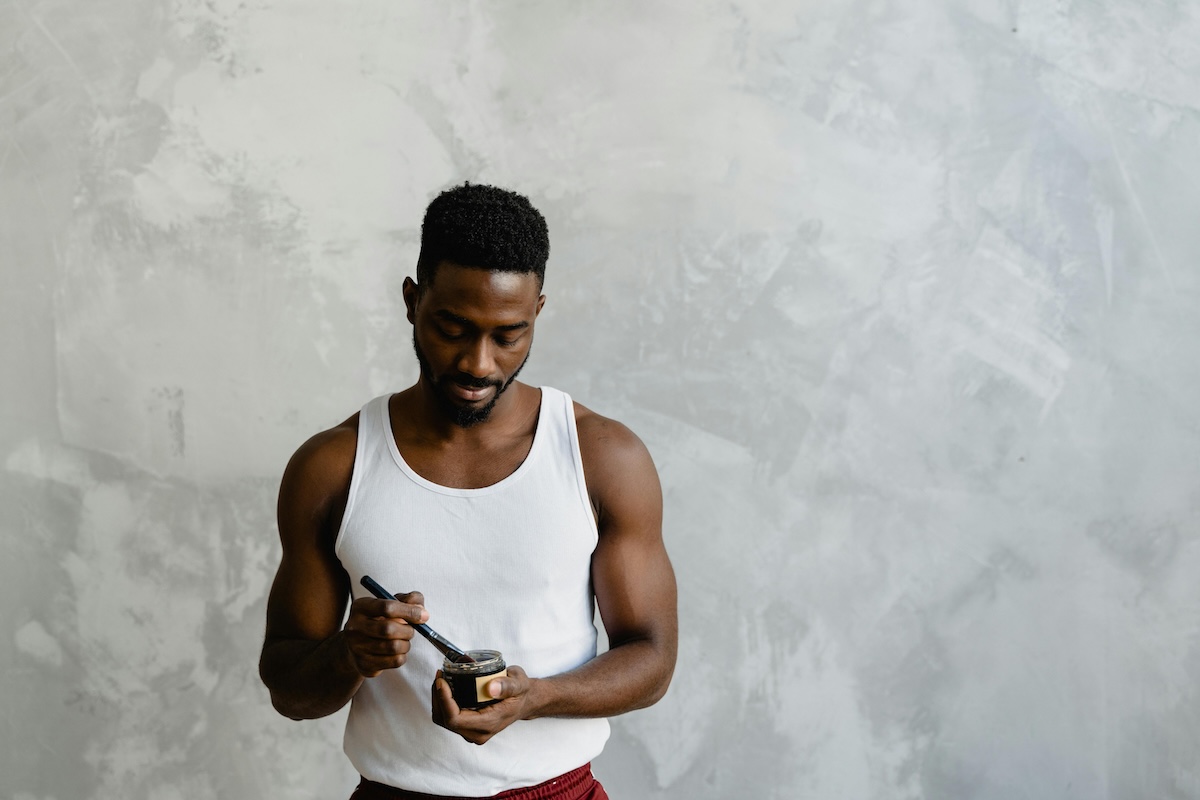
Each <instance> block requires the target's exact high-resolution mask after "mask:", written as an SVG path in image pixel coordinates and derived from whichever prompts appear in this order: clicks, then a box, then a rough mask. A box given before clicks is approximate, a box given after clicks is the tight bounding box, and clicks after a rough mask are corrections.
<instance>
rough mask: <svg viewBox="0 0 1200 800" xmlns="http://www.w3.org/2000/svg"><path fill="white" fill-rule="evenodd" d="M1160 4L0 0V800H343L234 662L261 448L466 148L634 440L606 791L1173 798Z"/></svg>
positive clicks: (276, 451)
mask: <svg viewBox="0 0 1200 800" xmlns="http://www.w3.org/2000/svg"><path fill="white" fill-rule="evenodd" d="M1198 167H1200V6H1198V5H1197V4H1196V3H1194V2H1185V1H1184V0H1176V1H1175V2H1169V1H1168V2H1137V1H1135V0H1125V1H1124V2H1121V1H1120V0H1108V1H1107V2H1105V1H1104V0H1091V1H1090V2H1089V1H1085V0H1074V1H1073V2H1071V1H1068V0H940V1H938V0H916V1H915V2H898V1H897V0H891V2H887V1H886V0H826V1H824V2H816V1H815V0H814V1H813V2H804V3H792V2H783V0H735V1H734V2H726V3H699V4H697V3H694V2H681V1H677V2H659V3H634V2H618V3H600V2H581V3H561V2H551V1H550V0H534V1H532V2H522V3H503V4H487V3H405V2H397V1H396V0H356V2H333V1H332V0H173V1H171V2H168V0H86V1H85V0H75V2H72V1H71V0H9V1H8V2H5V3H2V4H0V260H2V264H0V267H2V269H0V332H2V338H0V375H2V376H3V381H4V387H5V389H4V403H3V406H2V408H0V468H2V471H0V504H2V508H3V512H2V514H0V525H2V528H0V543H2V546H3V558H2V559H0V597H2V598H3V611H4V613H3V618H2V622H0V670H2V673H0V674H2V676H3V677H2V681H3V691H0V718H2V719H3V720H4V724H3V726H0V798H5V800H8V799H9V798H11V800H75V799H77V798H81V799H86V800H107V799H108V798H112V799H113V800H117V799H119V800H139V799H140V798H153V799H154V800H174V799H175V798H180V799H181V800H206V799H207V798H222V799H228V800H243V799H247V800H248V799H249V798H257V797H272V798H279V799H280V800H286V799H287V798H297V799H299V798H312V797H330V798H337V797H344V796H346V795H348V793H349V788H350V787H351V786H352V784H353V775H352V772H351V770H350V769H349V767H348V766H347V764H346V763H345V761H344V758H343V756H342V755H341V752H340V737H341V731H340V725H341V720H340V718H331V719H327V720H323V721H319V722H312V723H303V724H300V723H292V722H289V721H287V720H284V719H283V718H281V717H279V716H277V715H275V713H274V712H273V711H272V710H271V709H270V707H269V704H268V701H267V697H266V693H265V690H264V689H263V688H262V686H261V685H260V684H259V682H258V679H257V676H256V673H255V666H256V665H255V662H256V658H257V653H258V648H259V643H260V636H261V631H262V625H263V608H264V602H265V593H266V591H267V586H268V582H269V579H270V576H271V574H272V572H273V569H274V565H275V562H276V559H277V556H278V545H277V539H276V536H275V532H274V528H273V513H274V509H273V504H274V496H275V492H276V488H277V485H278V479H279V475H280V472H281V470H282V468H283V466H284V464H285V462H286V460H287V458H288V456H289V455H290V453H291V452H292V451H293V450H294V449H295V447H296V446H297V445H298V444H299V443H300V442H301V441H303V440H304V439H305V438H307V437H308V436H309V435H310V434H311V433H313V432H315V431H317V430H319V429H322V428H324V427H327V426H329V425H331V424H334V423H336V422H338V421H339V420H341V419H342V418H344V417H345V416H347V415H348V414H349V413H351V412H352V411H354V410H356V409H357V408H358V406H359V405H360V404H361V403H362V402H363V401H365V400H366V399H368V398H370V397H371V396H373V395H376V394H380V393H383V392H385V391H388V390H391V389H396V388H399V387H403V386H405V385H407V384H408V383H409V382H410V381H412V380H413V378H414V364H413V359H412V356H411V353H410V347H409V333H408V328H407V325H406V323H405V322H404V319H403V316H402V314H401V306H400V301H399V285H400V281H401V279H402V278H403V276H404V275H406V274H410V273H411V272H412V266H413V263H414V260H415V255H416V251H417V236H418V226H419V221H420V215H421V211H422V209H423V207H424V205H425V203H426V202H427V201H428V199H429V198H430V197H431V196H432V195H433V194H434V193H436V192H437V191H438V190H439V189H441V188H443V187H445V186H447V185H449V184H451V183H455V182H460V181H462V180H464V179H469V180H472V181H480V182H492V183H498V184H502V185H506V186H511V187H514V188H516V189H518V190H521V191H523V192H525V193H527V194H528V195H529V196H530V197H531V198H532V199H533V200H534V201H535V203H537V204H538V205H539V206H540V207H541V208H543V209H544V211H545V213H546V215H547V217H548V219H549V222H550V227H551V232H552V241H553V254H552V263H551V265H550V272H549V277H548V280H547V286H546V292H547V294H548V296H549V301H548V303H547V306H546V311H545V313H544V315H543V317H542V321H541V322H540V323H539V328H538V339H537V344H536V346H535V349H534V358H533V359H532V361H531V364H530V367H529V368H528V370H527V371H526V373H525V375H526V376H528V379H529V380H530V381H531V382H534V383H546V384H550V385H555V386H558V387H560V388H563V389H566V390H567V391H569V392H571V393H572V394H574V395H575V396H576V397H577V398H579V399H580V400H582V401H583V402H585V403H587V404H589V405H591V406H592V407H593V408H595V409H597V410H598V411H600V412H602V413H605V414H608V415H611V416H615V417H617V418H619V419H621V420H623V421H625V422H627V423H628V424H629V425H630V426H631V427H633V428H634V429H635V430H636V431H637V432H638V433H640V434H641V436H642V437H643V438H644V439H645V441H646V442H647V444H648V445H649V447H650V449H651V451H652V452H653V454H654V456H655V459H656V461H657V463H658V465H659V468H660V470H661V473H662V478H663V482H664V484H665V488H666V498H667V504H668V509H667V518H666V531H665V535H666V539H667V542H668V546H669V548H670V550H671V552H672V554H673V556H674V560H675V564H676V567H677V570H678V573H679V579H680V586H681V591H680V612H681V621H682V626H683V629H682V641H681V661H680V666H679V670H678V673H677V677H676V680H675V683H674V686H673V688H672V690H671V692H670V694H669V695H668V697H667V698H666V699H665V700H664V701H663V702H662V703H660V704H659V705H658V706H656V707H655V708H653V709H651V710H648V711H643V712H639V713H636V714H631V715H627V716H625V717H621V718H618V719H617V720H615V721H614V735H613V739H612V741H611V743H610V745H609V747H608V750H607V751H606V753H605V754H604V756H603V757H602V758H601V759H600V761H599V762H598V763H597V765H596V771H597V772H598V774H599V775H600V776H601V777H602V778H603V779H604V780H606V781H607V782H608V784H609V786H610V788H611V789H612V790H613V795H614V797H627V798H680V799H682V798H689V799H690V798H747V797H754V798H780V799H781V800H782V799H786V800H792V799H793V798H849V799H851V800H855V799H857V798H863V799H864V800H865V799H867V798H884V799H891V798H898V799H901V800H917V799H918V798H925V799H928V800H942V799H945V800H962V799H963V798H981V799H983V798H987V799H992V798H994V799H995V800H1011V798H1018V797H1020V798H1052V799H1053V800H1062V799H1064V798H1080V799H1081V800H1097V798H1102V799H1105V800H1107V799H1109V798H1111V799H1113V800H1116V799H1117V798H1122V799H1124V798H1129V800H1135V799H1136V800H1144V799H1145V798H1196V797H1200V758H1198V755H1197V754H1198V753H1200V697H1198V695H1197V691H1198V689H1197V687H1198V684H1200V681H1198V676H1200V627H1198V626H1197V615H1198V612H1200V581H1197V577H1196V576H1197V575H1198V574H1200V480H1198V479H1200V424H1198V422H1197V419H1198V416H1197V411H1196V409H1197V408H1200V311H1198V310H1197V308H1196V306H1197V303H1198V301H1200V276H1198V270H1197V263H1196V259H1197V253H1200V226H1198V225H1197V224H1196V219H1197V208H1198V207H1200V181H1198V180H1197V179H1196V174H1197V168H1198Z"/></svg>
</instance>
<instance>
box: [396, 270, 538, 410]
mask: <svg viewBox="0 0 1200 800" xmlns="http://www.w3.org/2000/svg"><path fill="white" fill-rule="evenodd" d="M545 299H546V298H545V297H543V296H542V295H541V293H540V291H539V287H538V281H537V277H536V276H535V275H533V274H531V273H512V272H492V271H490V270H483V269H473V268H470V267H461V266H458V265H457V264H452V263H450V262H447V261H443V262H442V263H441V264H440V265H438V268H437V271H436V274H435V276H434V280H433V283H432V284H431V285H429V284H427V285H425V286H422V287H420V288H418V287H417V285H416V284H415V283H413V282H412V281H411V280H406V281H405V283H404V303H405V305H406V306H407V308H408V320H409V322H411V323H412V324H413V349H414V350H416V353H417V361H418V362H419V363H420V365H421V380H422V381H424V382H425V383H426V384H427V385H428V387H429V389H430V390H432V392H433V395H434V397H435V398H436V400H437V403H438V407H439V408H441V409H442V411H443V412H445V414H446V415H447V417H448V418H449V419H450V420H451V421H453V422H454V423H455V424H456V425H460V426H462V427H464V428H465V427H470V426H472V425H476V424H478V423H480V422H483V421H484V420H486V419H487V418H488V416H489V415H490V414H491V412H492V409H493V408H495V406H496V403H497V402H498V401H499V400H500V397H501V395H502V394H503V393H504V391H505V390H506V389H507V388H508V387H509V386H510V385H512V382H513V381H514V380H516V377H517V373H519V372H520V371H521V367H523V366H524V365H525V360H526V359H527V358H528V357H529V348H530V346H531V345H532V344H533V324H534V321H535V320H536V319H537V315H538V313H540V312H541V310H542V303H544V302H545Z"/></svg>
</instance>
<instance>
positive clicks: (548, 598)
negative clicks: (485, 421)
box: [334, 387, 609, 797]
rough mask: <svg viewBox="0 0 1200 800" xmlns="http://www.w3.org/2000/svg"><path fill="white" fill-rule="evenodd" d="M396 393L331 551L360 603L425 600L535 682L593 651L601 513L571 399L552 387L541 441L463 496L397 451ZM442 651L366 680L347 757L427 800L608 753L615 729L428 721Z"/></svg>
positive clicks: (368, 430) (438, 619) (440, 623)
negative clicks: (470, 736)
mask: <svg viewBox="0 0 1200 800" xmlns="http://www.w3.org/2000/svg"><path fill="white" fill-rule="evenodd" d="M388 399H389V398H388V396H386V395H385V396H383V397H377V398H375V399H374V400H372V401H370V402H369V403H367V404H366V405H365V406H363V409H362V412H361V414H360V415H359V421H358V446H357V450H356V453H355V461H354V473H353V477H352V478H351V480H350V494H349V498H348V500H347V503H346V511H345V513H344V515H343V519H342V527H341V530H340V531H339V532H338V537H337V541H336V544H335V546H334V550H335V552H336V554H337V556H338V558H339V559H340V560H341V562H342V566H343V567H344V568H345V570H346V572H347V573H349V575H350V585H351V587H352V591H353V594H354V596H355V597H361V596H366V595H367V592H366V590H365V589H363V588H362V586H361V585H360V584H359V579H360V578H361V577H362V576H363V575H364V574H368V575H370V576H371V577H373V578H375V580H377V581H379V583H381V584H383V585H384V586H386V587H387V588H388V589H389V590H391V591H393V592H399V593H403V592H409V591H413V590H419V591H420V592H422V593H423V594H424V595H425V607H426V608H427V609H429V624H430V626H432V627H433V628H434V629H435V630H437V631H438V632H439V633H441V634H442V635H443V636H445V637H446V638H447V639H449V640H450V641H452V642H454V643H455V644H457V645H458V646H459V647H462V648H464V649H467V650H481V649H489V650H499V651H500V652H501V653H503V654H504V658H505V660H506V661H507V662H508V663H509V664H516V665H519V666H521V667H523V668H524V669H525V671H526V672H527V673H529V675H530V676H532V677H535V678H537V677H546V676H550V675H556V674H558V673H561V672H565V671H567V670H571V669H574V668H575V667H578V666H579V665H581V664H583V663H584V662H586V661H588V660H590V659H592V658H594V657H595V655H596V628H595V625H594V623H593V600H592V590H591V559H592V552H593V551H594V550H595V548H596V541H597V537H598V534H597V529H596V521H595V517H594V516H593V513H592V508H591V504H590V501H589V499H588V492H587V485H586V484H585V482H584V475H583V463H582V460H581V458H580V455H579V439H578V433H577V431H576V426H575V411H574V406H573V404H572V403H571V398H570V397H569V396H568V395H567V394H565V393H564V392H560V391H558V390H556V389H551V388H549V387H543V388H542V402H541V409H540V411H539V413H538V424H537V430H536V432H535V434H534V438H533V446H532V448H531V449H530V451H529V455H528V456H526V458H525V461H524V462H522V463H521V465H520V466H519V467H518V468H517V469H516V470H515V471H514V472H513V473H512V474H510V475H509V476H508V477H506V478H504V479H503V480H501V481H499V482H498V483H495V484H492V485H491V486H486V487H483V488H480V489H455V488H451V487H447V486H441V485H439V484H436V483H433V482H432V481H428V480H426V479H425V478H423V477H421V476H420V475H418V474H417V473H416V472H415V471H414V470H413V469H412V468H411V467H410V466H409V465H408V464H407V463H405V461H404V458H403V456H402V455H401V454H400V450H399V448H397V446H396V439H395V436H393V434H392V427H391V421H390V418H389V415H388ZM441 664H442V655H441V654H440V653H439V652H437V651H436V650H435V649H434V648H433V646H432V645H431V644H429V643H428V642H426V641H424V640H423V639H421V638H420V637H419V636H418V637H416V638H415V639H414V640H413V643H412V649H411V650H410V651H409V654H408V660H407V661H406V662H405V664H404V665H403V666H402V667H400V668H399V669H394V670H388V671H386V672H384V673H382V674H380V675H378V676H376V677H374V678H368V679H367V680H366V681H364V682H363V685H362V687H361V688H360V689H359V690H358V693H357V694H356V695H355V696H354V700H353V701H352V702H351V706H350V715H349V717H348V719H347V723H346V734H345V740H344V746H345V751H346V755H347V756H349V758H350V762H351V763H352V764H353V765H354V767H355V768H356V769H357V770H358V771H359V773H360V774H361V775H362V776H363V777H365V778H368V779H370V780H373V781H377V782H379V783H384V784H388V785H390V786H396V787H399V788H403V789H408V790H410V791H416V792H424V793H426V794H439V795H458V796H469V797H481V796H487V795H492V794H496V793H497V792H501V791H504V790H505V789H512V788H517V787H520V786H531V785H534V784H537V783H541V782H543V781H546V780H549V779H550V778H553V777H556V776H558V775H561V774H562V773H564V772H569V771H570V770H572V769H574V768H576V767H578V766H580V765H582V764H584V763H586V762H588V761H590V760H591V759H592V758H594V757H595V756H596V755H598V754H599V753H600V751H601V749H603V747H604V743H605V741H606V740H607V739H608V734H609V726H608V721H607V720H605V719H558V718H543V719H536V720H521V721H518V722H515V723H513V724H512V725H511V726H509V727H508V728H506V729H505V730H504V731H502V732H501V733H500V734H498V735H497V736H495V737H493V738H492V739H491V740H490V741H489V742H487V743H486V744H484V745H483V746H478V745H473V744H469V743H468V742H466V741H464V740H463V739H462V738H461V737H459V736H458V735H456V734H454V733H451V732H450V731H447V730H445V729H444V728H441V727H439V726H437V725H435V724H434V723H433V722H432V720H431V705H430V694H431V689H430V687H431V686H432V684H433V680H434V673H435V672H436V671H437V670H438V669H439V668H440V667H441Z"/></svg>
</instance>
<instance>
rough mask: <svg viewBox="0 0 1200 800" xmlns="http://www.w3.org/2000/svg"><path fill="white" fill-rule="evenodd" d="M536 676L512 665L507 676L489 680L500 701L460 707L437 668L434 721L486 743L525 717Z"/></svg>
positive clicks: (478, 742) (488, 690) (479, 742)
mask: <svg viewBox="0 0 1200 800" xmlns="http://www.w3.org/2000/svg"><path fill="white" fill-rule="evenodd" d="M532 685H533V679H532V678H530V677H529V676H528V675H526V674H525V670H523V669H521V668H520V667H518V666H516V665H512V666H509V668H508V675H507V677H502V678H495V679H493V680H491V681H488V683H487V692H488V693H489V694H490V695H491V696H492V697H494V698H497V699H498V700H499V702H497V703H492V704H491V705H490V706H485V707H484V708H480V709H470V708H459V707H458V703H456V702H454V696H453V695H452V694H451V692H450V684H449V683H447V682H446V679H445V678H444V677H442V672H441V670H438V673H437V677H436V678H435V679H434V681H433V721H434V722H436V723H437V724H438V725H441V726H442V727H443V728H445V729H446V730H448V731H452V732H454V733H457V734H458V735H459V736H461V737H463V738H464V739H466V740H467V741H468V742H471V743H472V744H483V743H484V742H486V741H488V740H489V739H491V738H492V737H493V736H495V735H496V734H497V733H499V732H500V731H502V730H504V729H505V728H507V727H508V726H509V725H512V724H513V723H514V722H516V721H517V720H519V719H524V718H525V707H526V704H527V703H528V701H529V689H530V687H531V686H532Z"/></svg>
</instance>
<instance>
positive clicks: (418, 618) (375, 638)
mask: <svg viewBox="0 0 1200 800" xmlns="http://www.w3.org/2000/svg"><path fill="white" fill-rule="evenodd" d="M428 619H429V612H428V611H426V610H425V596H424V595H422V594H421V593H420V592H409V593H408V594H398V595H396V599H395V600H381V599H379V598H377V597H360V598H358V599H357V600H355V601H354V602H353V603H351V604H350V617H349V619H347V620H346V624H345V626H344V627H343V628H342V636H343V639H344V641H345V642H346V647H347V649H348V650H349V651H350V657H351V658H352V659H354V666H355V668H356V669H357V670H358V672H359V674H360V675H362V676H363V677H364V678H374V677H375V676H376V675H378V674H379V673H381V672H383V671H384V670H387V669H396V668H397V667H399V666H401V665H402V664H403V663H404V662H405V661H406V660H407V659H408V649H409V647H411V646H412V638H413V634H414V633H415V631H414V630H413V628H412V625H410V624H409V623H411V622H425V621H426V620H428Z"/></svg>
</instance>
